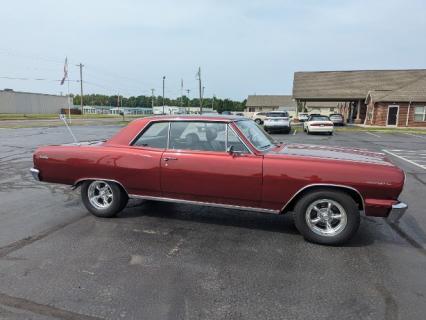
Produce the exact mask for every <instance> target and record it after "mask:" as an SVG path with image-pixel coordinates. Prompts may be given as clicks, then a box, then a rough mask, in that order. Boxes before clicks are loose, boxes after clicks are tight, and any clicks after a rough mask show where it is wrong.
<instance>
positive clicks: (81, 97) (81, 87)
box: [77, 62, 84, 112]
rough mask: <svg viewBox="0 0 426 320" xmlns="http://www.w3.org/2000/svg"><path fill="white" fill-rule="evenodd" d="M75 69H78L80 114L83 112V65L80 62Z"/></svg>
mask: <svg viewBox="0 0 426 320" xmlns="http://www.w3.org/2000/svg"><path fill="white" fill-rule="evenodd" d="M77 67H80V107H81V112H83V67H84V64H82V63H81V62H80V64H78V65H77Z"/></svg>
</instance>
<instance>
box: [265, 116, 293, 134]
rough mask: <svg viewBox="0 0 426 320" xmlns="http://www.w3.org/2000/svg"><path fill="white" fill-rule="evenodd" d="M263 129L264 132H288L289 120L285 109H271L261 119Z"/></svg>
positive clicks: (289, 127)
mask: <svg viewBox="0 0 426 320" xmlns="http://www.w3.org/2000/svg"><path fill="white" fill-rule="evenodd" d="M263 129H265V131H266V132H279V131H281V132H284V133H290V131H291V120H290V117H289V115H288V113H287V111H271V112H268V113H267V115H266V118H265V120H263Z"/></svg>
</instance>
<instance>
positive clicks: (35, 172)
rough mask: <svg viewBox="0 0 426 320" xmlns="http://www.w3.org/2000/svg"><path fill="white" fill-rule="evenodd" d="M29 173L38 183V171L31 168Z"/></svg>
mask: <svg viewBox="0 0 426 320" xmlns="http://www.w3.org/2000/svg"><path fill="white" fill-rule="evenodd" d="M30 172H31V174H32V176H33V178H34V179H35V180H37V181H40V171H39V170H37V169H35V168H31V169H30Z"/></svg>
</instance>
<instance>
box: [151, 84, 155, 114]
mask: <svg viewBox="0 0 426 320" xmlns="http://www.w3.org/2000/svg"><path fill="white" fill-rule="evenodd" d="M154 91H155V89H151V107H152V112H154Z"/></svg>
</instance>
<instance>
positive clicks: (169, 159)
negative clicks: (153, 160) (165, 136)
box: [164, 157, 177, 161]
mask: <svg viewBox="0 0 426 320" xmlns="http://www.w3.org/2000/svg"><path fill="white" fill-rule="evenodd" d="M171 160H177V158H171V157H167V158H164V161H171Z"/></svg>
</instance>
